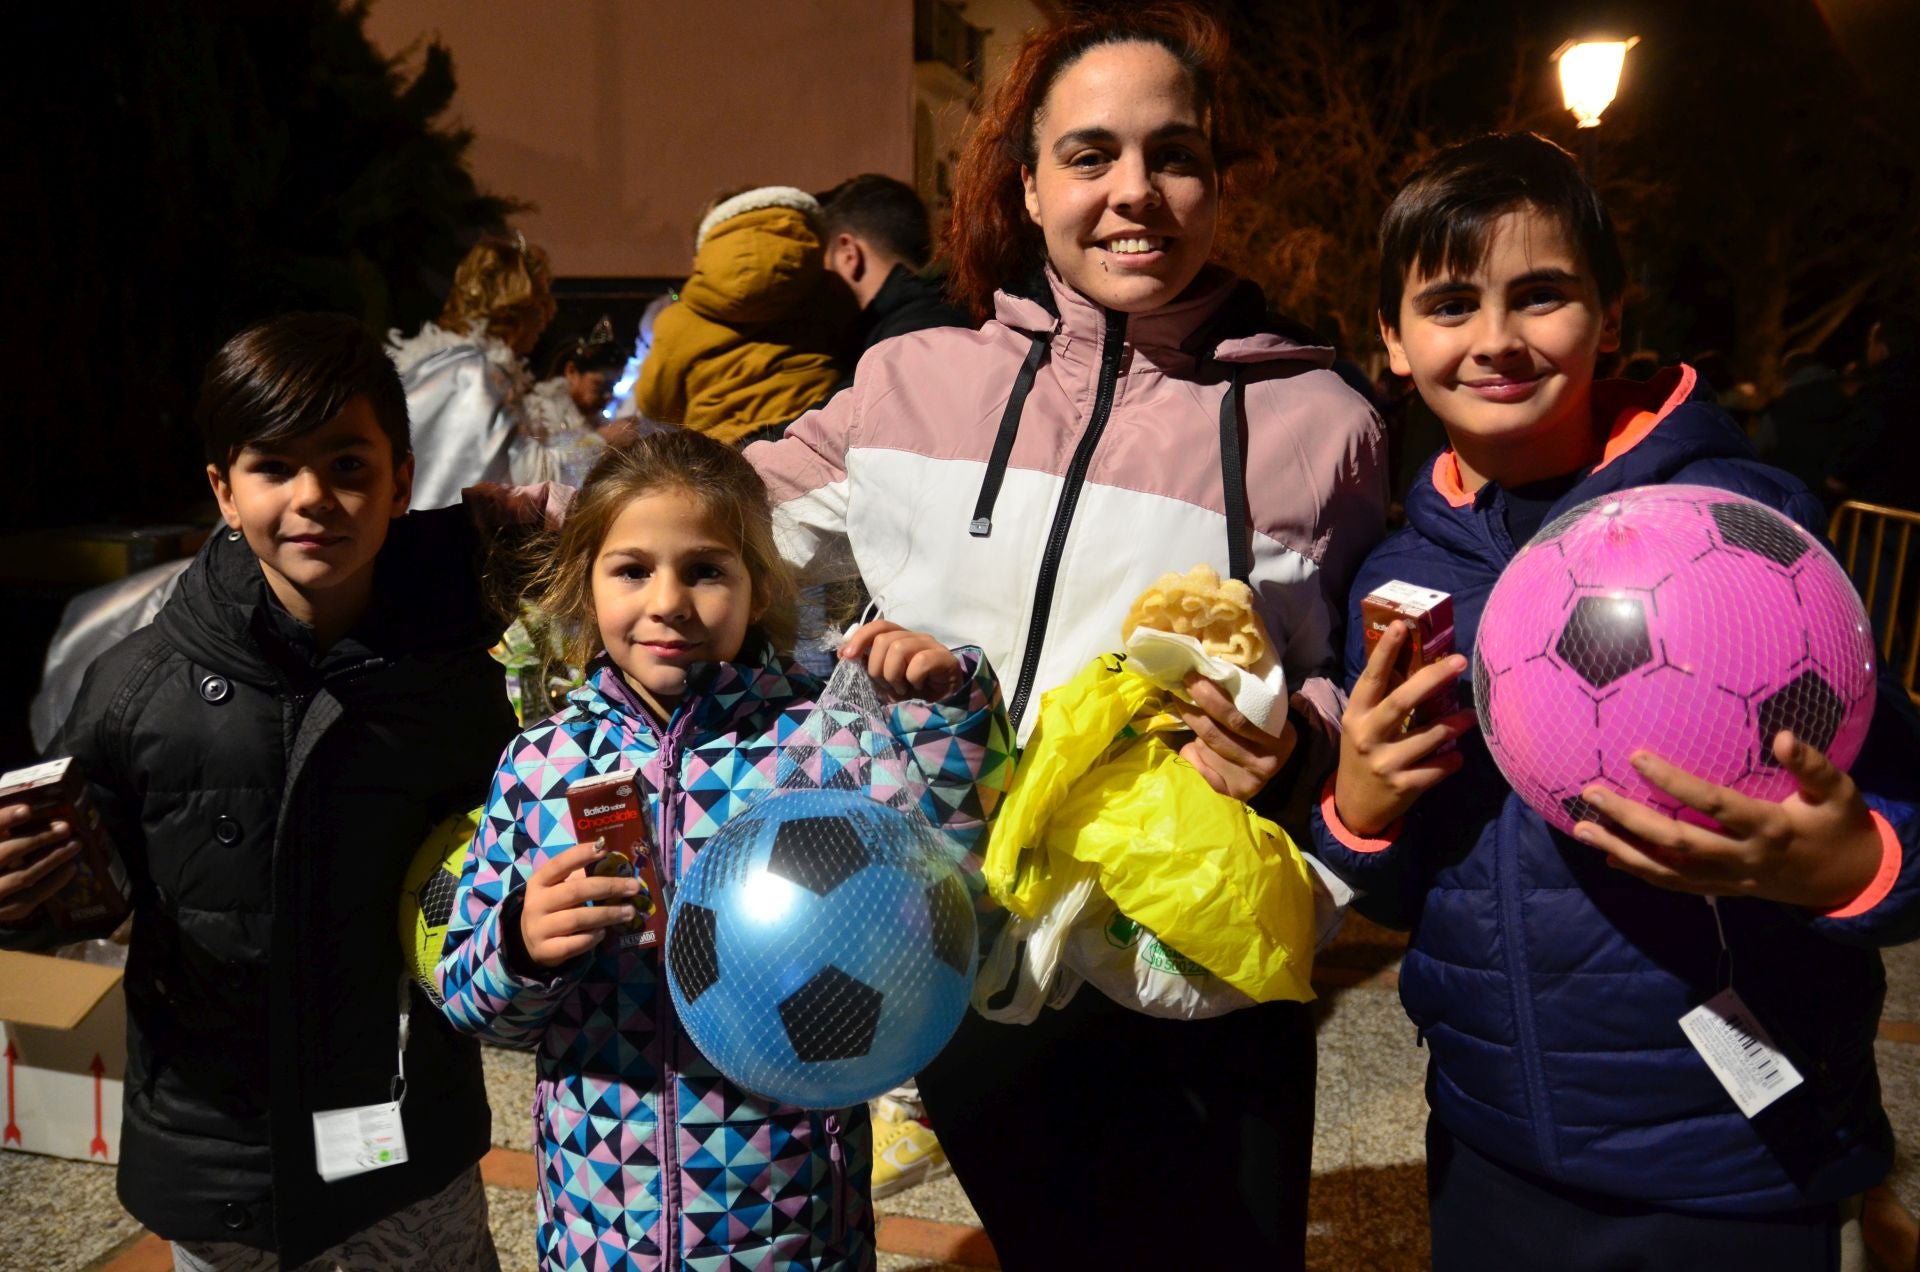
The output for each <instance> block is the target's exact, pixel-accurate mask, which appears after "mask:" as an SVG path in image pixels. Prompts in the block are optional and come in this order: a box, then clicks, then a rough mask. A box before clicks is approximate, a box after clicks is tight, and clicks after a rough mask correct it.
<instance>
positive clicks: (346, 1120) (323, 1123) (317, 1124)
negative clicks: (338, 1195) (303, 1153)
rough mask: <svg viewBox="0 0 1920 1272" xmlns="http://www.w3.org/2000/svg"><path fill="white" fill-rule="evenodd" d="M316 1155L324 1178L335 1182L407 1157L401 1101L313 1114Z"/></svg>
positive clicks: (329, 1181)
mask: <svg viewBox="0 0 1920 1272" xmlns="http://www.w3.org/2000/svg"><path fill="white" fill-rule="evenodd" d="M313 1154H314V1160H315V1163H316V1165H317V1166H318V1169H319V1171H320V1178H322V1179H324V1180H326V1181H327V1182H328V1183H332V1182H333V1181H334V1180H336V1179H346V1178H348V1177H349V1176H352V1175H364V1174H366V1173H367V1172H368V1171H370V1170H379V1169H380V1168H381V1167H382V1166H398V1165H399V1164H400V1163H401V1162H404V1161H406V1160H407V1136H406V1132H405V1131H404V1130H402V1129H401V1125H400V1104H399V1102H398V1101H393V1102H390V1103H387V1104H362V1105H360V1106H359V1107H357V1108H351V1109H328V1110H327V1111H326V1112H324V1113H315V1114H314V1115H313Z"/></svg>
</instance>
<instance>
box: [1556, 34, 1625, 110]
mask: <svg viewBox="0 0 1920 1272" xmlns="http://www.w3.org/2000/svg"><path fill="white" fill-rule="evenodd" d="M1638 43H1639V40H1638V39H1637V38H1635V39H1631V40H1577V41H1575V42H1573V43H1571V44H1568V45H1567V46H1566V47H1565V48H1563V49H1561V50H1560V53H1559V61H1560V94H1561V97H1562V98H1563V99H1564V100H1565V102H1566V104H1567V109H1568V110H1570V111H1572V112H1573V114H1574V117H1575V118H1576V119H1577V120H1579V122H1580V127H1582V128H1593V127H1596V126H1597V125H1598V124H1599V123H1600V113H1601V112H1602V111H1604V110H1606V108H1607V106H1608V104H1609V103H1611V102H1612V101H1613V95H1614V92H1615V90H1617V89H1618V88H1619V87H1620V70H1621V68H1622V67H1623V66H1625V65H1626V61H1627V50H1628V49H1630V48H1632V47H1633V46H1634V45H1635V44H1638Z"/></svg>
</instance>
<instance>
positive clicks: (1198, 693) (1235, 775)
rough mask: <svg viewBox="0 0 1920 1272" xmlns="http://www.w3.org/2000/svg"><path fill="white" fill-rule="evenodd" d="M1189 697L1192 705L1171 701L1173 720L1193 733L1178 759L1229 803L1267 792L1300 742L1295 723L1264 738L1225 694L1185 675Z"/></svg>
mask: <svg viewBox="0 0 1920 1272" xmlns="http://www.w3.org/2000/svg"><path fill="white" fill-rule="evenodd" d="M1187 693H1188V694H1189V695H1191V696H1192V698H1193V701H1192V702H1190V703H1189V702H1186V701H1184V700H1182V699H1179V698H1175V699H1174V700H1173V710H1174V714H1175V715H1178V716H1179V717H1180V722H1181V723H1182V724H1184V725H1186V726H1187V728H1188V729H1190V730H1192V731H1193V741H1191V742H1189V743H1187V744H1186V745H1185V746H1183V747H1181V748H1180V757H1181V758H1182V759H1184V760H1185V761H1186V762H1187V763H1189V764H1191V765H1193V767H1195V768H1196V769H1199V770H1200V776H1202V777H1204V778H1206V779H1207V785H1208V786H1211V787H1213V789H1214V790H1216V791H1219V792H1220V793H1221V794H1222V795H1225V796H1228V797H1229V798H1232V799H1237V800H1239V801H1241V802H1242V803H1245V802H1246V801H1248V800H1250V799H1252V798H1253V797H1254V796H1255V795H1258V794H1259V793H1260V792H1261V791H1263V790H1265V789H1266V785H1267V783H1268V782H1271V781H1272V780H1273V779H1274V776H1275V775H1276V774H1277V773H1279V772H1280V770H1281V769H1283V768H1285V767H1286V765H1287V760H1288V758H1289V757H1290V756H1292V754H1293V748H1294V745H1295V743H1297V742H1298V741H1299V740H1300V739H1299V737H1298V735H1297V734H1296V733H1295V732H1294V728H1293V722H1292V721H1291V720H1289V721H1287V723H1286V726H1285V727H1284V728H1282V729H1281V730H1280V733H1279V736H1277V737H1276V736H1275V735H1273V734H1271V733H1268V732H1267V731H1266V730H1265V729H1263V728H1261V727H1259V726H1258V725H1256V724H1255V723H1254V722H1253V721H1251V720H1249V719H1247V717H1246V716H1245V715H1244V714H1242V713H1241V711H1240V708H1238V707H1236V706H1234V705H1233V699H1231V698H1229V697H1227V693H1226V690H1224V689H1222V688H1221V687H1220V686H1219V685H1216V684H1214V683H1213V681H1211V680H1208V679H1207V678H1206V677H1205V676H1203V675H1201V674H1200V673H1199V672H1197V671H1196V672H1190V673H1189V674H1188V675H1187Z"/></svg>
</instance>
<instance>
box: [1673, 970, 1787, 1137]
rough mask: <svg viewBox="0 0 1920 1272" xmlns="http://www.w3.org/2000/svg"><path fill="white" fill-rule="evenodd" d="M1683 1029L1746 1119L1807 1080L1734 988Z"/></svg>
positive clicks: (1691, 1015) (1683, 1021)
mask: <svg viewBox="0 0 1920 1272" xmlns="http://www.w3.org/2000/svg"><path fill="white" fill-rule="evenodd" d="M1680 1029H1681V1031H1682V1032H1683V1033H1685V1034H1686V1035H1687V1041H1688V1042H1691V1043H1692V1044H1693V1049H1694V1050H1695V1051H1698V1052H1699V1053H1700V1058H1701V1059H1702V1060H1705V1061H1706V1062H1707V1067H1708V1068H1709V1069H1712V1070H1713V1076H1714V1077H1716V1078H1718V1079H1720V1085H1721V1086H1723V1087H1725V1088H1726V1089H1727V1094H1728V1095H1730V1096H1732V1097H1733V1102H1734V1103H1735V1104H1736V1105H1738V1106H1739V1107H1740V1112H1741V1113H1742V1114H1744V1115H1745V1116H1747V1117H1752V1116H1753V1115H1754V1114H1756V1113H1758V1112H1759V1111H1760V1110H1761V1109H1764V1108H1766V1107H1767V1106H1768V1105H1769V1104H1772V1103H1773V1102H1774V1101H1775V1100H1777V1099H1779V1098H1780V1097H1781V1096H1783V1095H1785V1094H1786V1093H1787V1092H1789V1091H1791V1090H1793V1089H1794V1088H1795V1087H1797V1086H1799V1085H1800V1084H1801V1083H1802V1082H1803V1081H1805V1079H1804V1078H1802V1077H1801V1076H1800V1071H1799V1070H1798V1069H1796V1068H1794V1067H1793V1062H1792V1061H1791V1060H1789V1059H1787V1058H1786V1057H1785V1056H1783V1055H1781V1054H1780V1052H1779V1050H1778V1049H1777V1048H1775V1046H1774V1045H1773V1039H1772V1038H1771V1037H1770V1036H1769V1035H1768V1034H1767V1031H1766V1030H1765V1029H1762V1028H1761V1027H1760V1022H1759V1021H1757V1020H1755V1019H1754V1018H1753V1013H1752V1012H1750V1011H1748V1010H1747V1005H1746V1004H1745V1003H1743V1002H1741V1001H1740V995H1739V994H1736V993H1735V992H1734V991H1733V990H1731V989H1724V990H1722V991H1720V992H1719V993H1718V994H1715V995H1714V996H1713V997H1712V998H1709V999H1708V1000H1707V1001H1706V1002H1704V1003H1701V1004H1700V1005H1699V1006H1698V1007H1695V1008H1694V1009H1693V1010H1692V1011H1690V1012H1688V1013H1687V1014H1686V1015H1684V1016H1682V1017H1680Z"/></svg>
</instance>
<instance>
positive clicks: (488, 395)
mask: <svg viewBox="0 0 1920 1272" xmlns="http://www.w3.org/2000/svg"><path fill="white" fill-rule="evenodd" d="M552 282H553V269H552V267H551V266H550V265H549V264H548V262H547V254H546V253H545V252H544V251H542V250H541V249H540V248H538V247H535V246H533V245H531V244H529V243H528V242H527V241H526V239H525V238H524V237H523V236H521V235H518V234H516V235H515V236H514V237H512V238H485V239H482V240H480V242H478V243H476V244H474V246H473V249H472V250H471V251H469V252H468V253H467V255H466V258H465V259H464V260H462V261H461V262H460V266H459V268H458V269H457V270H456V271H455V272H454V278H453V289H452V291H451V292H449V293H448V295H447V303H446V307H445V308H444V309H443V310H442V311H441V313H440V320H439V321H438V322H437V323H433V322H429V323H426V324H424V325H423V326H422V327H421V328H420V330H419V332H418V333H417V334H415V335H413V336H402V335H401V334H400V332H399V331H398V330H395V331H392V332H390V333H388V337H387V352H388V353H389V354H390V355H391V356H392V358H393V362H394V365H395V366H396V367H397V368H398V369H399V371H400V380H401V383H402V385H403V386H404V387H405V388H406V391H407V418H408V421H409V423H410V425H411V426H412V429H413V455H414V479H413V506H414V507H415V508H417V509H427V508H444V507H446V506H448V505H449V504H455V503H458V502H460V492H461V491H462V490H464V489H466V488H467V487H468V486H472V485H475V484H477V483H480V482H502V483H504V482H506V481H508V480H510V478H511V465H510V461H509V447H510V446H511V444H512V442H513V440H514V438H515V437H516V436H518V435H519V434H521V433H522V432H523V431H524V423H525V420H526V406H525V399H526V396H527V393H528V391H529V389H530V388H531V387H532V381H531V377H530V376H529V374H528V372H527V366H526V362H525V358H526V356H527V354H529V353H530V352H532V350H533V347H534V345H535V344H537V343H538V342H539V340H540V333H541V332H543V331H545V330H546V328H547V324H548V323H549V322H552V321H553V315H554V310H555V305H554V301H553V291H552Z"/></svg>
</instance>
